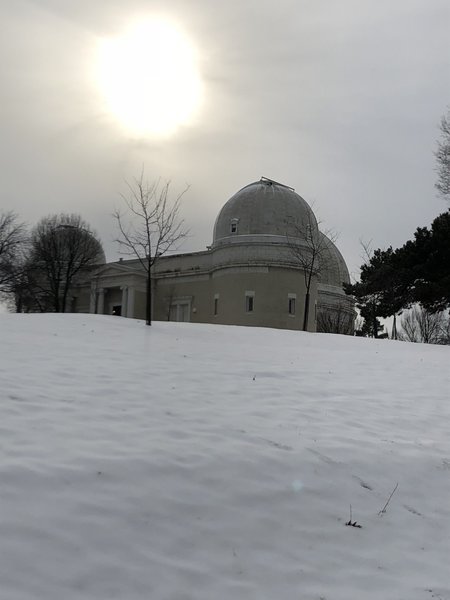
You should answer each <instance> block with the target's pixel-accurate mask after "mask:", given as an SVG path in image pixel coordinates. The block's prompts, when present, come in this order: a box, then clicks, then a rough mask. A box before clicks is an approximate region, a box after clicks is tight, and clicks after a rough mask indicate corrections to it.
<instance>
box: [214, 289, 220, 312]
mask: <svg viewBox="0 0 450 600" xmlns="http://www.w3.org/2000/svg"><path fill="white" fill-rule="evenodd" d="M218 314H219V294H215V296H214V316H217V315H218Z"/></svg>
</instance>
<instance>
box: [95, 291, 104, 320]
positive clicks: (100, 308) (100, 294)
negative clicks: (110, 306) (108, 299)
mask: <svg viewBox="0 0 450 600" xmlns="http://www.w3.org/2000/svg"><path fill="white" fill-rule="evenodd" d="M97 313H98V314H99V315H103V314H105V289H104V288H100V289H99V290H98V303H97Z"/></svg>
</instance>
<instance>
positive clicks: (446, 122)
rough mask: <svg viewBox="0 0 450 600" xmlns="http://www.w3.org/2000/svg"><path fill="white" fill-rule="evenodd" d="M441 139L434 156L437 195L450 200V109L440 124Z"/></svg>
mask: <svg viewBox="0 0 450 600" xmlns="http://www.w3.org/2000/svg"><path fill="white" fill-rule="evenodd" d="M440 130H441V139H440V140H438V143H437V150H436V152H435V156H436V172H437V181H436V189H437V190H438V192H439V194H440V195H441V196H442V197H443V198H446V199H447V200H450V109H449V110H448V112H447V115H444V116H443V117H442V119H441V123H440Z"/></svg>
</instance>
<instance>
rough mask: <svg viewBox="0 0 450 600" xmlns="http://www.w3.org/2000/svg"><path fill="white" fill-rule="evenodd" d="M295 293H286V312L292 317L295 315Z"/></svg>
mask: <svg viewBox="0 0 450 600" xmlns="http://www.w3.org/2000/svg"><path fill="white" fill-rule="evenodd" d="M296 301H297V294H288V313H289V314H290V315H291V316H292V317H293V316H294V315H295V305H296Z"/></svg>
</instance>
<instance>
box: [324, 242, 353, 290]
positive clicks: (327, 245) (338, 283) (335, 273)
mask: <svg viewBox="0 0 450 600" xmlns="http://www.w3.org/2000/svg"><path fill="white" fill-rule="evenodd" d="M319 235H320V246H321V248H322V249H323V250H322V251H321V255H320V258H319V263H320V271H319V281H320V283H324V284H326V285H333V286H335V287H339V288H342V284H343V283H350V275H349V273H348V269H347V265H346V264H345V260H344V257H343V256H342V254H341V253H340V252H339V250H338V249H337V248H336V246H335V245H334V243H333V242H332V241H331V240H330V238H329V237H327V236H326V235H325V234H324V233H322V232H320V234H319Z"/></svg>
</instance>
